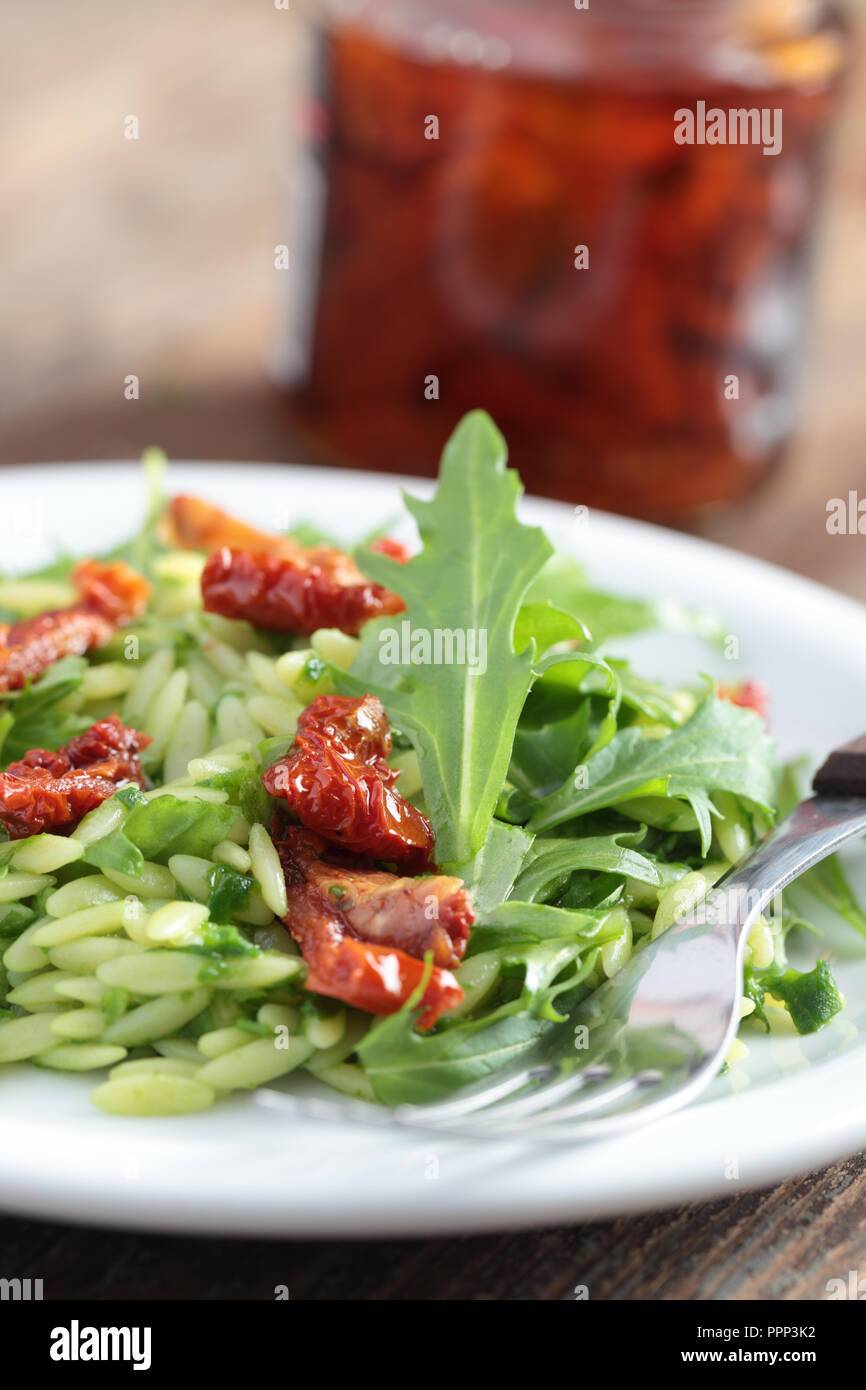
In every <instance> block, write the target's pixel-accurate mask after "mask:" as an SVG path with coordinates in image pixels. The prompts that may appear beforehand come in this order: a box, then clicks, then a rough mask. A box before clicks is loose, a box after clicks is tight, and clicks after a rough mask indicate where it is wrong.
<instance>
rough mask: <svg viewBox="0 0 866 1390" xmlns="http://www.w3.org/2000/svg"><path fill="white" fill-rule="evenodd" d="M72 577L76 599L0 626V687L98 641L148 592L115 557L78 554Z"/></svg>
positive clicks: (12, 686) (142, 604)
mask: <svg viewBox="0 0 866 1390" xmlns="http://www.w3.org/2000/svg"><path fill="white" fill-rule="evenodd" d="M72 579H73V582H74V583H75V585H76V587H77V588H78V590H79V592H80V594H81V602H80V603H76V604H73V605H72V607H71V608H58V609H54V610H53V611H51V612H48V613H39V614H38V615H37V616H36V617H34V618H25V619H24V620H23V621H22V622H20V623H12V624H11V626H9V627H0V691H4V690H20V689H21V687H22V686H23V685H24V684H25V683H26V681H27V680H28V678H30V679H32V678H34V677H36V676H41V675H42V673H43V671H47V669H48V667H49V666H51V665H53V664H54V662H55V661H59V660H60V658H61V657H64V656H84V654H85V653H86V652H89V651H92V650H93V649H94V648H96V647H104V646H105V643H106V642H107V641H108V640H109V639H110V638H111V636H112V635H113V633H114V631H115V629H116V628H117V627H118V626H119V625H120V624H121V623H125V622H129V621H130V619H132V618H137V617H138V616H139V614H140V613H142V612H143V611H144V609H145V608H146V606H147V601H148V598H149V597H150V585H149V584H148V582H147V580H146V579H145V578H144V577H143V575H140V574H138V573H136V571H135V570H134V569H132V568H131V567H130V566H129V565H127V564H124V563H123V561H119V560H118V561H115V562H113V563H111V564H103V563H102V562H101V561H99V560H83V561H82V562H81V564H80V565H78V566H77V567H76V569H75V570H73V573H72Z"/></svg>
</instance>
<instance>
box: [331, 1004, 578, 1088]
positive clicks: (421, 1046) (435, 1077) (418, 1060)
mask: <svg viewBox="0 0 866 1390" xmlns="http://www.w3.org/2000/svg"><path fill="white" fill-rule="evenodd" d="M519 1010H520V1003H519V1001H516V1002H514V1003H511V1004H506V1005H504V1006H503V1007H502V1008H500V1009H497V1010H496V1011H495V1012H494V1013H493V1014H490V1015H487V1016H486V1017H482V1018H477V1019H470V1020H468V1021H467V1022H465V1023H461V1024H458V1025H457V1027H454V1028H451V1029H449V1030H448V1031H447V1032H442V1033H417V1032H416V1031H415V1027H414V1021H415V1015H414V1013H412V1012H410V1011H408V1010H405V1009H401V1010H400V1012H399V1013H396V1014H391V1016H390V1017H389V1018H384V1019H382V1020H381V1021H380V1022H378V1023H376V1024H374V1025H373V1027H372V1028H371V1029H370V1031H369V1032H368V1033H367V1034H366V1036H365V1037H364V1038H362V1040H361V1042H360V1043H359V1044H358V1047H357V1049H356V1051H357V1053H358V1056H359V1058H360V1060H361V1063H362V1065H363V1067H364V1070H365V1072H366V1073H367V1076H368V1077H369V1079H370V1083H371V1085H372V1087H373V1090H374V1092H375V1095H376V1099H377V1100H379V1101H381V1102H382V1103H383V1104H385V1105H400V1104H403V1103H404V1102H405V1103H409V1102H414V1103H417V1104H423V1103H424V1102H426V1101H433V1100H439V1099H441V1097H442V1096H445V1095H447V1094H448V1092H449V1091H453V1090H455V1088H456V1087H458V1086H466V1085H468V1083H469V1082H470V1081H480V1080H481V1079H482V1078H483V1077H485V1076H488V1075H489V1074H490V1073H491V1072H493V1071H498V1070H499V1068H500V1067H503V1066H506V1065H507V1064H508V1062H510V1061H513V1060H514V1059H515V1058H517V1057H519V1056H521V1054H523V1053H525V1052H527V1051H528V1050H529V1049H530V1048H531V1047H533V1045H534V1044H535V1043H537V1042H538V1041H539V1039H541V1038H542V1037H543V1036H544V1035H545V1034H546V1033H548V1032H549V1031H550V1029H551V1028H552V1027H553V1026H554V1025H553V1024H551V1022H550V1021H549V1020H548V1019H545V1018H536V1017H534V1016H533V1015H531V1014H529V1013H526V1012H520V1011H519Z"/></svg>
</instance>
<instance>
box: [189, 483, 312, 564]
mask: <svg viewBox="0 0 866 1390" xmlns="http://www.w3.org/2000/svg"><path fill="white" fill-rule="evenodd" d="M162 524H163V531H164V533H165V538H166V540H167V541H168V543H169V545H175V546H178V547H179V548H180V549H181V550H203V551H204V552H205V554H207V555H209V554H211V552H212V551H214V550H221V549H222V547H223V546H228V547H229V548H230V549H235V550H252V551H255V552H259V551H261V552H263V553H264V552H268V553H271V554H274V555H285V556H287V557H288V558H290V559H292V558H294V559H301V558H302V557H303V554H304V548H303V546H301V545H299V544H298V542H297V541H295V540H292V538H291V537H290V536H274V535H271V534H270V533H269V532H268V531H259V530H258V528H257V527H255V526H250V525H248V524H247V522H245V521H238V519H237V518H236V517H233V516H230V515H229V513H228V512H224V511H222V510H221V509H220V508H219V507H215V506H213V504H212V503H211V502H205V501H203V500H202V499H201V498H200V497H189V496H180V497H173V498H172V499H171V501H170V503H169V505H168V507H167V509H166V513H165V516H164V518H163V523H162Z"/></svg>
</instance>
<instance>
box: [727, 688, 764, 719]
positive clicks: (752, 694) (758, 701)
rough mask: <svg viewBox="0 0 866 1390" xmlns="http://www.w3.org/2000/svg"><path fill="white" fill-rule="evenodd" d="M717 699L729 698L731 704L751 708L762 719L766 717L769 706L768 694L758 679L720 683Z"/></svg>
mask: <svg viewBox="0 0 866 1390" xmlns="http://www.w3.org/2000/svg"><path fill="white" fill-rule="evenodd" d="M719 699H720V700H730V702H731V704H732V705H739V706H740V707H741V708H742V709H753V710H754V711H755V713H756V714H759V715H760V716H761V718H762V719H766V718H767V715H768V713H769V708H770V695H769V691H768V690H767V689H766V688H765V686H763V685H761V683H760V681H742V682H741V683H740V684H739V685H720V686H719Z"/></svg>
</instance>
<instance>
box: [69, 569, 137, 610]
mask: <svg viewBox="0 0 866 1390" xmlns="http://www.w3.org/2000/svg"><path fill="white" fill-rule="evenodd" d="M72 582H73V584H74V585H75V587H76V589H77V590H78V591H79V593H80V594H81V602H82V604H84V605H85V607H87V608H89V609H92V610H94V611H95V612H97V613H101V614H102V616H103V617H104V618H108V619H109V621H110V622H112V623H115V624H120V623H128V622H131V620H132V619H133V618H139V617H141V614H142V613H143V612H144V610H145V608H146V607H147V602H148V599H149V598H150V592H151V589H150V584H149V583H148V581H147V580H146V579H145V577H144V575H143V574H139V573H138V571H137V570H134V569H133V568H132V566H131V565H127V564H126V563H125V562H124V561H123V560H115V561H112V562H110V563H105V562H103V561H102V560H82V561H81V563H80V564H79V565H76V567H75V569H74V570H73V571H72Z"/></svg>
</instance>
